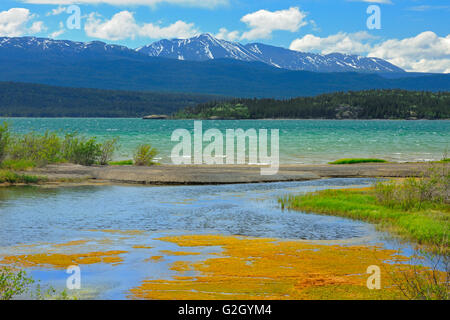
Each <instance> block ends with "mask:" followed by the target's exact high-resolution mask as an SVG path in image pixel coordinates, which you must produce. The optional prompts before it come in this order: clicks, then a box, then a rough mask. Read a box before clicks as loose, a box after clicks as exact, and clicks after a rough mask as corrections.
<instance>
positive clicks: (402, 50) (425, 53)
mask: <svg viewBox="0 0 450 320" xmlns="http://www.w3.org/2000/svg"><path fill="white" fill-rule="evenodd" d="M368 55H369V56H373V57H378V58H381V59H385V60H388V61H389V62H391V63H393V64H395V65H398V66H400V67H402V68H404V69H405V70H409V71H417V72H445V73H450V34H449V35H447V36H446V37H439V36H438V35H437V34H435V33H434V32H432V31H425V32H422V33H420V34H418V35H417V36H415V37H411V38H405V39H401V40H397V39H391V40H387V41H384V42H382V43H380V44H377V45H375V46H374V47H373V48H372V50H371V51H370V52H369V53H368Z"/></svg>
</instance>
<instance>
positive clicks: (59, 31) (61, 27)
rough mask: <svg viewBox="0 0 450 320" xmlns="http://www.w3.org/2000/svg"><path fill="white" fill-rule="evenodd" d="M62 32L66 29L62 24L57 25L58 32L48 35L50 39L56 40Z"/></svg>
mask: <svg viewBox="0 0 450 320" xmlns="http://www.w3.org/2000/svg"><path fill="white" fill-rule="evenodd" d="M64 32H66V29H65V28H64V23H62V22H60V23H59V30H57V31H55V32H52V33H50V34H49V37H50V38H52V39H56V38H58V37H59V36H60V35H62V34H63V33H64Z"/></svg>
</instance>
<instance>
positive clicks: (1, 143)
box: [0, 122, 9, 163]
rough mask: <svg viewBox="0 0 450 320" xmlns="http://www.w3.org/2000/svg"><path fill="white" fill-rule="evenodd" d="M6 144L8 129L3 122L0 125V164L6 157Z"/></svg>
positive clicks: (7, 141)
mask: <svg viewBox="0 0 450 320" xmlns="http://www.w3.org/2000/svg"><path fill="white" fill-rule="evenodd" d="M8 143H9V129H8V124H7V123H6V122H4V123H3V124H2V125H0V163H1V162H2V161H3V159H5V157H6V152H7V147H8Z"/></svg>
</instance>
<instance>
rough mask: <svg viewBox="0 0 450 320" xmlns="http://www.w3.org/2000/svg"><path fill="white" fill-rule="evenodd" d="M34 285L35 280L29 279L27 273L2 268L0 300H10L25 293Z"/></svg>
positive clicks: (0, 273) (0, 274) (0, 269)
mask: <svg viewBox="0 0 450 320" xmlns="http://www.w3.org/2000/svg"><path fill="white" fill-rule="evenodd" d="M33 283H34V281H33V279H31V278H29V277H27V275H26V273H25V271H16V270H13V269H10V268H7V267H2V268H0V300H10V299H12V298H13V297H14V296H17V295H20V294H23V293H25V292H26V291H27V290H28V287H29V286H30V285H31V284H33Z"/></svg>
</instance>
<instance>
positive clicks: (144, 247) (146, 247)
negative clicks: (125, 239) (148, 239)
mask: <svg viewBox="0 0 450 320" xmlns="http://www.w3.org/2000/svg"><path fill="white" fill-rule="evenodd" d="M133 248H134V249H153V247H152V246H146V245H140V244H136V245H134V246H133Z"/></svg>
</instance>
